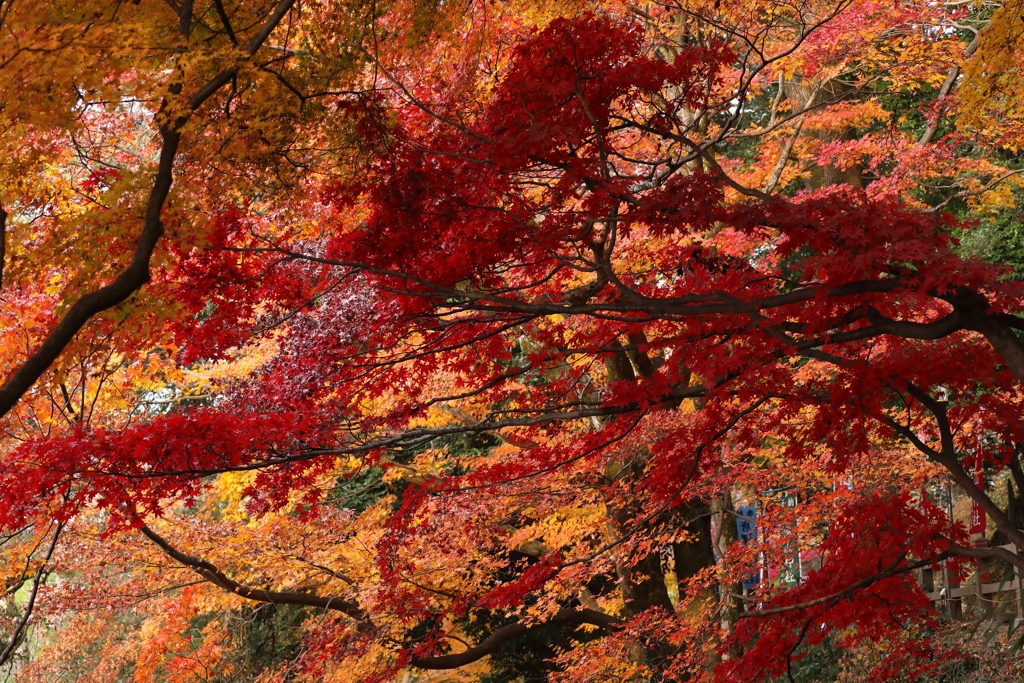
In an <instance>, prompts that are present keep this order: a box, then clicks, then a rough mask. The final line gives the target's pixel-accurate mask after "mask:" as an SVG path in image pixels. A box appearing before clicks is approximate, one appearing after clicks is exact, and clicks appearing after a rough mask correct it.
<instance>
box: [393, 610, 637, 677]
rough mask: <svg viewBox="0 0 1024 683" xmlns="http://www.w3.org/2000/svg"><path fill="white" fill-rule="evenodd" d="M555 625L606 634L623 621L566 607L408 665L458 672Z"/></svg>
mask: <svg viewBox="0 0 1024 683" xmlns="http://www.w3.org/2000/svg"><path fill="white" fill-rule="evenodd" d="M556 624H576V625H579V624H591V625H593V626H598V627H600V628H603V629H605V630H608V631H615V630H618V629H619V628H620V627H621V626H622V622H620V621H619V620H618V619H616V618H615V617H612V616H609V615H607V614H605V613H603V612H598V611H597V610H592V609H574V608H571V607H567V608H565V609H561V610H558V612H556V613H555V615H554V616H553V617H551V618H550V619H549V620H547V621H545V622H543V623H540V624H531V625H527V624H521V623H516V624H509V625H508V626H502V627H501V628H499V629H497V630H496V631H494V633H492V634H491V635H490V636H488V637H487V638H486V639H485V640H483V641H481V642H480V644H478V645H475V646H473V647H470V648H467V649H466V650H464V651H463V652H458V653H456V654H451V655H438V656H436V657H413V658H412V662H410V663H411V664H412V665H413V666H415V667H417V668H420V669H457V668H459V667H460V666H466V665H467V664H472V663H473V662H475V661H477V660H480V659H483V658H484V657H486V656H487V655H489V654H492V653H493V652H494V651H495V650H497V649H498V648H500V647H501V646H502V645H504V644H505V643H506V642H508V641H509V640H511V639H512V638H518V637H519V636H522V635H526V634H527V633H531V632H533V631H537V630H540V629H543V628H546V627H548V626H552V625H556Z"/></svg>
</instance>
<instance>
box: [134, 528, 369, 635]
mask: <svg viewBox="0 0 1024 683" xmlns="http://www.w3.org/2000/svg"><path fill="white" fill-rule="evenodd" d="M139 531H141V532H142V535H143V536H145V537H146V538H148V539H149V540H151V541H152V542H153V543H154V544H156V546H157V547H158V548H160V550H162V551H164V553H166V554H167V555H168V556H170V557H171V558H173V559H174V560H176V561H177V562H180V563H181V564H183V565H185V566H186V567H188V568H189V569H191V570H192V571H194V572H195V573H196V574H199V576H201V577H203V578H204V579H206V580H207V581H209V582H210V583H212V584H213V585H215V586H217V587H218V588H222V589H223V590H225V591H227V592H229V593H234V594H235V595H237V596H239V597H241V598H245V599H246V600H252V601H254V602H267V603H271V604H274V605H301V606H305V607H320V608H322V609H330V610H334V611H336V612H341V613H342V614H345V615H346V616H349V617H351V618H352V619H354V620H355V622H356V629H357V630H359V631H365V630H367V629H368V628H370V626H371V624H370V619H369V616H368V615H367V614H366V612H364V611H363V609H362V608H361V607H360V606H359V604H358V603H356V602H355V601H353V600H348V599H345V598H325V597H321V596H319V595H313V594H312V593H300V592H298V591H268V590H263V589H261V588H251V587H249V586H246V585H245V584H241V583H239V582H237V581H235V580H234V579H232V578H230V577H228V576H227V575H226V574H225V573H224V572H222V571H221V570H220V569H218V568H217V567H216V566H215V565H213V564H211V563H210V562H207V561H206V560H203V559H201V558H198V557H193V556H192V555H187V554H185V553H183V552H181V551H180V550H178V549H177V548H175V547H174V546H172V545H171V544H170V543H168V542H167V540H166V539H164V538H163V537H162V536H160V535H159V534H158V533H156V532H155V531H153V530H152V529H150V528H149V527H148V526H146V525H145V524H143V525H142V526H141V527H139Z"/></svg>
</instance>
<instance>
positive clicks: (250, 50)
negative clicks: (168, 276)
mask: <svg viewBox="0 0 1024 683" xmlns="http://www.w3.org/2000/svg"><path fill="white" fill-rule="evenodd" d="M295 1H296V0H281V1H280V2H279V3H278V5H277V7H276V8H275V10H274V12H273V14H272V15H271V16H270V17H269V18H268V19H267V21H266V22H265V23H264V24H263V26H262V27H260V29H259V30H258V31H257V32H256V34H255V35H254V36H253V38H252V40H250V41H249V43H248V44H247V45H246V47H245V51H246V54H247V55H249V56H252V55H253V54H255V53H256V51H257V50H258V49H259V48H260V47H261V46H262V45H263V43H264V42H265V41H266V40H267V38H268V37H269V36H270V34H271V33H272V32H273V30H274V29H275V28H276V27H277V25H278V24H279V23H280V22H281V20H282V19H283V18H284V17H285V15H286V14H287V13H288V12H289V11H290V10H291V8H292V6H293V5H294V4H295ZM183 14H184V13H183ZM237 73H238V67H231V68H229V69H225V70H224V71H222V72H221V73H219V74H218V75H217V76H215V77H214V78H213V79H212V80H210V81H209V82H208V83H207V84H206V85H204V86H203V87H202V88H200V89H199V90H198V91H197V92H196V93H194V94H193V95H192V96H191V97H189V98H188V100H187V105H188V106H187V110H186V112H185V113H184V114H182V115H180V116H177V117H176V118H174V119H173V120H169V121H164V122H163V123H161V124H160V128H159V134H160V138H161V139H162V145H161V148H160V159H159V162H158V163H157V171H156V176H155V177H154V178H153V186H152V188H151V189H150V192H149V198H148V199H147V201H146V210H145V214H144V215H143V221H142V232H141V233H140V235H139V239H138V241H137V242H136V243H135V250H134V252H133V253H132V259H131V262H130V263H129V264H128V266H127V267H126V268H125V269H124V270H123V271H121V273H120V275H118V276H117V277H116V278H114V280H113V281H112V282H110V283H108V284H106V285H104V286H102V287H100V288H99V289H96V290H93V291H91V292H89V293H88V294H84V295H83V296H81V297H80V298H79V299H78V300H77V301H76V302H75V303H74V304H72V305H71V307H70V308H69V309H68V310H67V311H66V312H65V313H64V316H63V317H62V318H61V319H60V322H58V323H57V325H56V326H55V327H54V328H53V329H52V330H50V333H49V334H48V335H47V336H46V338H45V339H44V340H43V342H42V343H41V344H40V345H39V347H38V348H37V349H36V350H35V351H34V352H33V353H32V354H31V355H30V356H29V357H28V359H26V360H25V362H24V363H22V364H21V366H20V367H19V368H17V369H16V370H15V371H14V372H12V373H11V374H10V375H9V376H8V377H7V379H6V381H4V383H3V385H2V386H0V417H2V416H3V415H6V414H7V413H8V412H10V411H11V409H12V408H14V406H15V404H17V402H18V401H19V400H20V399H21V397H22V396H24V395H25V392H27V391H28V390H29V389H30V388H31V387H32V385H33V384H35V383H36V381H37V380H38V379H39V378H40V377H41V376H42V375H43V373H44V372H46V370H47V369H48V368H49V367H50V365H51V364H52V363H53V362H54V361H55V360H57V357H58V356H59V355H60V354H61V352H62V351H63V350H64V349H65V347H67V345H68V344H70V343H71V341H72V340H73V339H74V338H75V335H76V334H78V332H79V330H81V329H82V328H83V327H85V325H86V323H88V322H89V320H91V319H92V318H93V317H94V316H96V315H98V314H99V313H102V312H103V311H105V310H108V309H111V308H114V307H115V306H118V305H120V304H122V303H124V302H125V301H127V300H128V298H129V297H130V296H131V295H132V294H134V293H135V292H137V291H138V290H139V289H141V288H142V286H143V285H145V284H146V283H147V282H149V279H150V272H149V262H150V259H151V258H152V256H153V251H154V250H155V249H156V245H157V242H158V241H159V239H160V237H161V236H162V235H163V232H164V227H163V223H162V222H161V220H160V214H161V212H162V211H163V207H164V204H165V203H166V202H167V197H168V195H169V194H170V191H171V184H172V183H173V181H174V159H175V157H176V156H177V153H178V147H179V145H180V144H181V131H182V128H183V126H184V125H185V123H186V121H187V120H188V118H189V116H190V115H191V113H192V112H193V111H195V110H196V109H198V108H199V107H200V106H202V105H203V103H204V102H206V100H208V99H209V98H210V97H211V96H212V95H213V94H214V93H215V92H217V90H219V89H220V88H221V87H223V86H224V85H225V84H227V83H229V82H230V81H231V79H232V78H233V77H234V76H235V75H236V74H237ZM180 89H181V85H180V83H179V84H173V85H172V86H171V94H172V95H174V96H176V95H178V94H179V93H180ZM167 109H168V102H166V101H165V102H164V105H163V106H162V107H161V110H160V111H159V112H157V119H158V120H160V118H161V117H162V115H163V114H164V113H165V111H166V110H167Z"/></svg>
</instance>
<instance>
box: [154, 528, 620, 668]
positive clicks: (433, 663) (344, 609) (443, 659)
mask: <svg viewBox="0 0 1024 683" xmlns="http://www.w3.org/2000/svg"><path fill="white" fill-rule="evenodd" d="M139 531H141V532H142V535H143V536H145V537H146V538H148V539H149V540H150V541H152V542H153V543H154V544H156V546H157V547H159V548H160V550H162V551H163V552H164V553H165V554H167V555H168V556H169V557H171V558H173V559H174V560H175V561H177V562H180V563H181V564H183V565H185V566H186V567H188V568H189V569H191V570H192V571H194V572H195V573H196V574H199V576H201V577H203V578H204V579H205V580H207V581H209V582H210V583H212V584H214V585H215V586H217V587H219V588H221V589H223V590H225V591H227V592H229V593H234V594H235V595H237V596H239V597H242V598H245V599H246V600H252V601H253V602H266V603H271V604H274V605H301V606H305V607H319V608H321V609H325V610H326V609H330V610H335V611H337V612H341V613H342V614H345V615H346V616H349V617H351V618H352V619H353V620H354V621H355V627H356V630H358V631H360V632H365V631H368V630H370V629H371V628H373V624H372V622H371V621H370V617H369V615H368V614H367V613H366V612H365V611H364V610H363V609H362V608H361V607H360V606H359V604H358V603H356V602H355V601H353V600H348V599H345V598H325V597H321V596H319V595H313V594H311V593H300V592H297V591H268V590H263V589H260V588H251V587H249V586H246V585H244V584H241V583H239V582H237V581H235V580H234V579H232V578H230V577H228V576H227V575H226V574H224V572H222V571H221V570H220V569H218V568H217V566H216V565H214V564H212V563H210V562H208V561H206V560H203V559H201V558H198V557H193V556H192V555H188V554H186V553H183V552H181V551H180V550H178V549H177V548H175V547H174V546H172V545H171V544H170V543H169V542H168V541H167V540H166V539H165V538H163V537H162V536H160V535H159V534H158V533H156V532H155V531H153V530H152V529H150V528H149V527H148V526H146V525H145V524H143V525H142V526H141V527H139ZM553 624H577V625H578V624H592V625H594V626H599V627H600V628H603V629H607V630H616V629H618V628H619V627H620V625H621V622H620V621H619V620H618V619H616V618H615V617H612V616H609V615H607V614H604V613H603V612H598V611H596V610H592V609H573V608H565V609H562V610H559V611H558V612H556V613H555V615H554V616H553V617H552V618H551V619H549V620H548V621H546V622H544V623H539V624H522V623H515V624H509V625H508V626H502V627H501V628H499V629H497V630H495V631H494V633H492V634H491V635H490V636H488V637H487V638H486V639H485V640H483V641H482V642H481V643H479V644H478V645H475V646H473V647H470V648H468V649H467V650H465V651H463V652H459V653H457V654H451V655H438V656H434V657H413V659H412V662H411V664H412V665H413V666H415V667H419V668H421V669H457V668H459V667H460V666H465V665H467V664H471V663H473V662H475V661H477V660H479V659H482V658H484V657H486V656H487V655H489V654H491V653H493V652H494V651H495V650H497V649H498V648H499V647H501V646H502V645H503V644H504V643H506V642H507V641H509V640H511V639H512V638H516V637H518V636H521V635H524V634H526V633H529V632H531V631H534V630H537V629H541V628H545V627H547V626H549V625H553Z"/></svg>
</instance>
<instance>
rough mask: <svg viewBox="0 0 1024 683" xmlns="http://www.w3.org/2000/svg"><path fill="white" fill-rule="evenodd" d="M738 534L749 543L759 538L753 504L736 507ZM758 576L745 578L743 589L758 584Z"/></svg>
mask: <svg viewBox="0 0 1024 683" xmlns="http://www.w3.org/2000/svg"><path fill="white" fill-rule="evenodd" d="M736 515H737V516H736V535H737V536H739V539H740V540H741V541H742V542H743V545H749V544H750V543H751V542H753V541H756V540H757V508H756V507H754V506H753V505H740V506H739V507H737V508H736ZM758 582H759V577H758V576H756V575H755V576H753V577H751V578H749V579H744V580H743V590H746V591H748V590H751V589H753V588H754V587H755V586H757V584H758Z"/></svg>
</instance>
